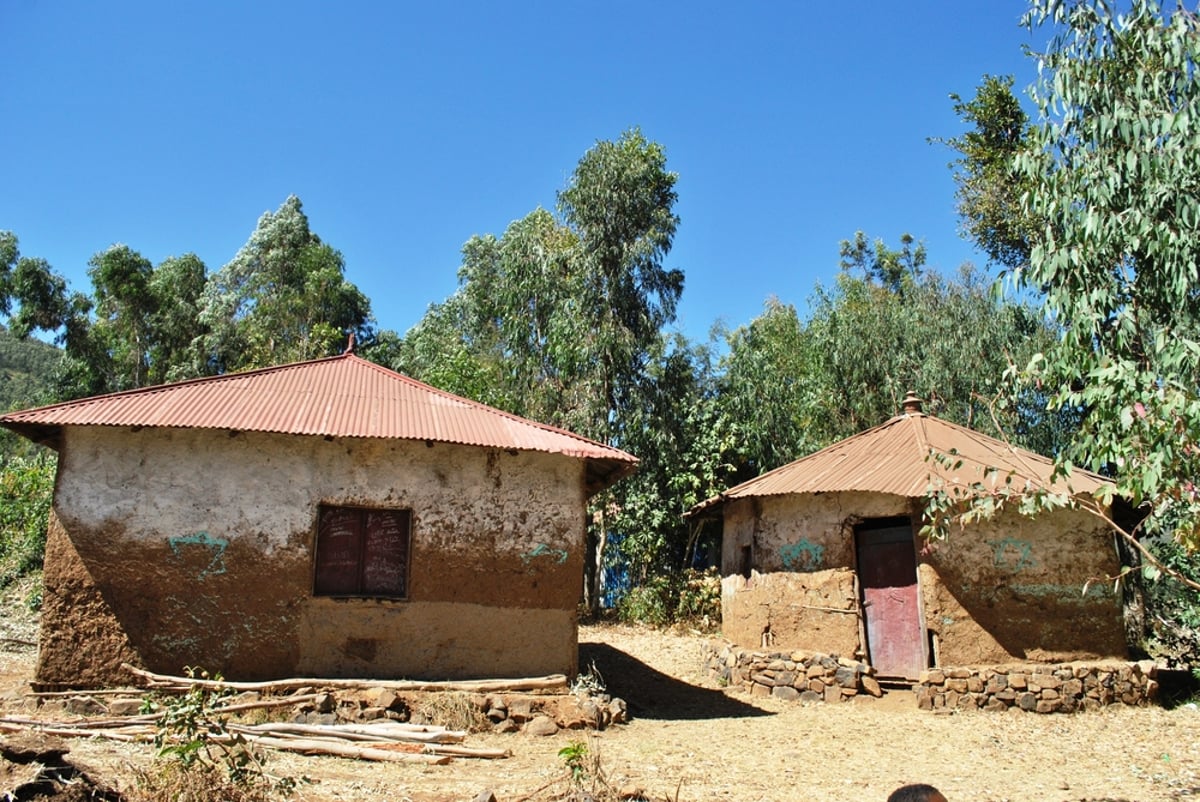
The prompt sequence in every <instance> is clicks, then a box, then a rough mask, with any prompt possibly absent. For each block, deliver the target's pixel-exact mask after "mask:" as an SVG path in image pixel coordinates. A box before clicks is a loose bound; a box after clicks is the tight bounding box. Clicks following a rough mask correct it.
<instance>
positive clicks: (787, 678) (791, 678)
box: [775, 671, 796, 687]
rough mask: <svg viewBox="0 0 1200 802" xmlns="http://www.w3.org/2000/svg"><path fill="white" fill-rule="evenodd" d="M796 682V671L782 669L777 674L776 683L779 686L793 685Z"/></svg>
mask: <svg viewBox="0 0 1200 802" xmlns="http://www.w3.org/2000/svg"><path fill="white" fill-rule="evenodd" d="M795 684H796V672H795V671H780V672H779V673H778V674H776V675H775V685H776V686H777V687H791V686H792V685H795Z"/></svg>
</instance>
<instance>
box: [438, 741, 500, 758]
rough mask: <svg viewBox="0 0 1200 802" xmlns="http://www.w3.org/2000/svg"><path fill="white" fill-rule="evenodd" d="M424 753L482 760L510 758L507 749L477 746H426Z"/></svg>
mask: <svg viewBox="0 0 1200 802" xmlns="http://www.w3.org/2000/svg"><path fill="white" fill-rule="evenodd" d="M424 751H426V752H428V753H430V754H434V755H449V756H451V757H474V758H480V759H482V760H503V759H504V758H508V757H512V752H511V751H510V750H508V749H484V748H482V747H478V746H457V745H455V744H426V745H425V750H424Z"/></svg>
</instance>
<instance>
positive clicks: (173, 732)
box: [147, 667, 296, 797]
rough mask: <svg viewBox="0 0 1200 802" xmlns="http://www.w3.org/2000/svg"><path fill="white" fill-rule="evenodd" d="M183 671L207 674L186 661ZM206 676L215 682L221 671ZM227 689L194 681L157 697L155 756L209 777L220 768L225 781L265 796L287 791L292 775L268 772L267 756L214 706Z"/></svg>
mask: <svg viewBox="0 0 1200 802" xmlns="http://www.w3.org/2000/svg"><path fill="white" fill-rule="evenodd" d="M184 672H185V673H186V675H187V676H188V677H192V678H200V679H205V680H207V679H210V677H209V675H208V672H206V671H203V670H201V669H196V668H191V667H187V668H185V669H184ZM211 679H214V680H216V681H217V682H220V680H221V677H220V675H217V676H215V677H212V678H211ZM231 695H232V692H231V691H228V690H225V689H212V688H209V687H204V686H202V685H200V684H193V685H192V686H191V688H190V689H189V690H188V691H187V693H185V694H183V695H182V696H174V697H167V698H165V699H163V700H161V702H160V704H159V708H160V712H159V716H158V720H157V722H156V724H155V734H154V745H155V746H156V747H157V748H158V755H159V757H161V758H166V759H167V760H169V761H170V762H172V763H173V764H174V765H175V766H176V767H177V768H178V769H179V770H180V771H182V772H184V773H189V772H199V773H200V774H201V775H203V776H206V777H209V776H212V775H213V774H216V773H218V772H223V773H224V775H225V778H226V779H227V780H228V782H229V783H230V784H231V785H232V786H233V787H234V788H236V789H239V790H241V791H243V792H244V791H254V792H260V793H262V794H263V795H264V797H267V796H269V795H270V792H278V793H281V794H283V795H290V793H291V792H292V791H293V790H294V789H295V785H296V783H295V780H294V779H293V778H290V777H287V778H275V777H271V776H270V775H268V774H267V772H266V768H265V767H266V756H265V755H264V754H262V753H261V752H260V751H259V750H256V749H254V748H253V746H252V745H251V744H250V743H249V742H247V741H246V739H245V737H243V736H242V735H241V734H239V733H236V732H232V731H231V730H230V729H229V717H228V714H224V715H222V714H221V713H220V712H219V710H217V709H215V706H216V705H217V704H218V703H219V702H220V701H221V700H223V699H225V698H227V697H229V696H231ZM147 706H150V704H149V703H147Z"/></svg>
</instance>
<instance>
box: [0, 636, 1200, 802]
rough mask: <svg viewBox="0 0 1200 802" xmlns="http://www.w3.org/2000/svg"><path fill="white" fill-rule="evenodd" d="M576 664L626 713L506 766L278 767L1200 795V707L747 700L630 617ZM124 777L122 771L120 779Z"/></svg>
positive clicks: (767, 793) (650, 783)
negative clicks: (1061, 708) (592, 761)
mask: <svg viewBox="0 0 1200 802" xmlns="http://www.w3.org/2000/svg"><path fill="white" fill-rule="evenodd" d="M580 637H581V646H580V656H581V665H582V666H583V667H585V668H587V667H589V666H591V665H593V664H594V665H595V668H596V670H597V671H598V672H599V673H600V674H601V675H602V676H603V678H604V680H605V682H606V683H607V685H608V687H609V689H610V691H612V692H613V693H614V694H616V695H618V696H621V697H623V698H625V699H626V700H627V701H628V703H629V707H630V711H631V713H632V714H633V715H634V717H635V718H634V720H633V722H632V723H630V724H629V725H627V726H621V727H614V728H611V729H609V730H606V731H604V732H601V733H598V734H594V735H591V736H588V735H586V734H584V733H577V732H571V733H560V734H559V735H557V736H553V737H549V738H534V737H530V736H526V735H506V736H499V735H473V736H472V737H471V738H470V739H469V743H470V744H471V745H475V746H498V747H502V748H508V749H511V750H512V751H513V753H514V756H513V757H512V758H510V759H508V760H503V761H458V762H456V763H454V764H453V765H450V766H441V767H422V768H416V767H409V766H401V765H395V764H391V765H381V764H364V763H358V762H353V761H348V760H340V759H336V758H309V757H298V756H279V757H276V758H273V761H272V765H271V768H272V769H273V770H274V771H275V772H278V773H282V774H290V775H293V776H307V777H311V778H313V779H314V780H315V781H316V782H315V783H314V784H313V785H309V786H306V787H305V788H304V789H303V790H302V792H301V798H303V799H310V800H394V801H396V802H403V800H412V802H442V801H443V800H444V801H446V802H449V800H470V799H472V798H473V797H474V796H475V795H476V794H478V793H479V792H480V791H482V790H484V789H491V790H492V791H493V792H495V794H496V796H497V798H498V799H499V800H500V802H511V801H512V800H517V799H520V798H522V797H525V796H526V795H529V794H532V793H534V792H535V791H537V789H539V788H543V787H544V786H549V787H547V788H545V789H544V790H542V791H540V792H538V793H537V794H536V795H535V796H534V799H536V800H545V799H549V798H551V797H552V795H553V792H554V791H556V790H559V791H561V790H562V788H563V786H562V785H561V784H557V785H556V784H555V783H556V781H557V780H560V779H561V778H562V777H563V776H564V772H563V767H562V762H561V760H560V758H559V757H558V754H557V753H558V750H560V749H562V748H563V747H564V746H566V745H567V744H569V743H570V742H571V741H572V740H583V741H585V742H586V743H587V744H588V746H589V748H590V749H591V750H592V752H593V753H594V754H598V755H599V759H600V764H601V766H602V768H603V770H604V771H605V772H606V773H607V775H608V777H609V778H610V780H611V781H612V782H613V783H615V784H617V785H626V784H628V785H637V786H641V787H642V788H644V789H646V791H647V792H648V794H649V795H650V796H651V797H652V798H653V799H656V800H662V799H675V798H676V793H677V792H678V799H679V800H680V801H681V802H686V801H689V800H691V801H696V800H726V799H727V800H738V802H756V801H757V800H763V801H764V802H783V800H793V799H804V800H814V801H815V802H821V801H822V800H831V801H832V800H837V801H838V802H842V801H846V802H848V801H849V800H878V802H883V800H885V799H886V797H887V795H888V793H889V792H890V791H891V790H892V789H894V788H895V787H896V786H898V785H900V784H903V783H906V782H914V781H922V782H929V783H932V784H934V785H936V786H938V787H939V788H941V789H942V791H943V792H944V793H945V794H946V796H947V797H948V798H949V799H950V800H951V801H952V802H965V800H989V801H990V802H1001V801H1002V800H1008V801H1009V802H1035V801H1036V802H1045V801H1046V800H1062V801H1063V802H1080V800H1089V801H1091V802H1099V801H1100V800H1143V801H1145V802H1151V801H1153V800H1177V799H1192V798H1195V797H1200V711H1198V710H1197V709H1196V708H1195V707H1194V706H1183V707H1180V708H1177V709H1175V710H1170V711H1168V710H1162V709H1157V708H1154V709H1140V710H1131V709H1124V708H1114V709H1111V710H1108V711H1105V712H1101V713H1088V714H1080V715H1057V716H1038V715H1033V714H1027V713H1008V714H988V713H956V714H948V715H934V714H931V713H923V712H920V711H918V710H916V709H915V704H913V702H912V699H911V697H910V696H908V695H906V694H889V695H888V696H886V697H884V699H882V700H871V699H861V700H859V701H856V702H853V703H849V704H841V705H823V704H819V705H814V706H811V707H803V706H800V705H798V704H796V703H780V702H777V701H775V700H772V699H753V700H751V699H749V698H748V697H746V696H742V695H738V694H735V693H727V692H726V691H724V690H722V689H721V688H718V687H716V686H715V685H713V684H711V683H708V682H706V681H704V680H703V679H702V678H701V677H700V676H699V653H700V643H701V641H702V638H701V637H699V636H694V635H679V634H671V633H663V632H657V631H652V630H645V629H639V628H631V627H615V626H601V627H585V628H584V629H583V630H582V632H581V635H580ZM32 665H33V659H32V651H31V650H29V649H25V650H23V651H22V650H20V649H17V650H16V651H13V650H11V648H10V649H9V650H8V651H4V652H0V697H4V696H7V697H8V702H7V704H9V705H12V704H15V703H16V702H17V699H16V698H15V697H17V696H19V692H20V686H21V684H22V683H23V682H24V681H25V680H27V679H28V677H29V674H30V672H31V671H32ZM71 748H72V756H73V757H74V758H75V759H76V760H78V761H80V762H82V763H84V764H86V765H88V766H90V767H92V768H93V770H94V771H95V772H96V773H97V774H99V775H101V776H103V777H106V778H122V777H126V778H127V777H128V776H129V774H130V767H131V766H133V765H144V764H145V763H147V761H148V760H149V755H150V750H149V748H148V747H131V746H127V745H120V744H113V743H106V742H102V741H74V742H72V743H71ZM125 782H128V780H125Z"/></svg>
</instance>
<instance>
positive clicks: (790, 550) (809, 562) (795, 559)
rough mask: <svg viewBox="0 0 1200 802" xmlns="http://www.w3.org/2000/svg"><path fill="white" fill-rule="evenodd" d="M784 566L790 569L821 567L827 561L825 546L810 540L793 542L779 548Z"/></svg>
mask: <svg viewBox="0 0 1200 802" xmlns="http://www.w3.org/2000/svg"><path fill="white" fill-rule="evenodd" d="M779 558H780V559H781V560H783V567H784V568H786V569H787V570H789V571H792V570H795V569H797V568H799V569H813V568H820V567H821V566H822V565H823V564H824V562H825V547H824V546H821V545H818V544H816V543H813V542H811V541H808V540H801V541H800V542H799V543H791V544H789V545H787V546H784V547H783V548H781V549H780V550H779Z"/></svg>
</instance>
